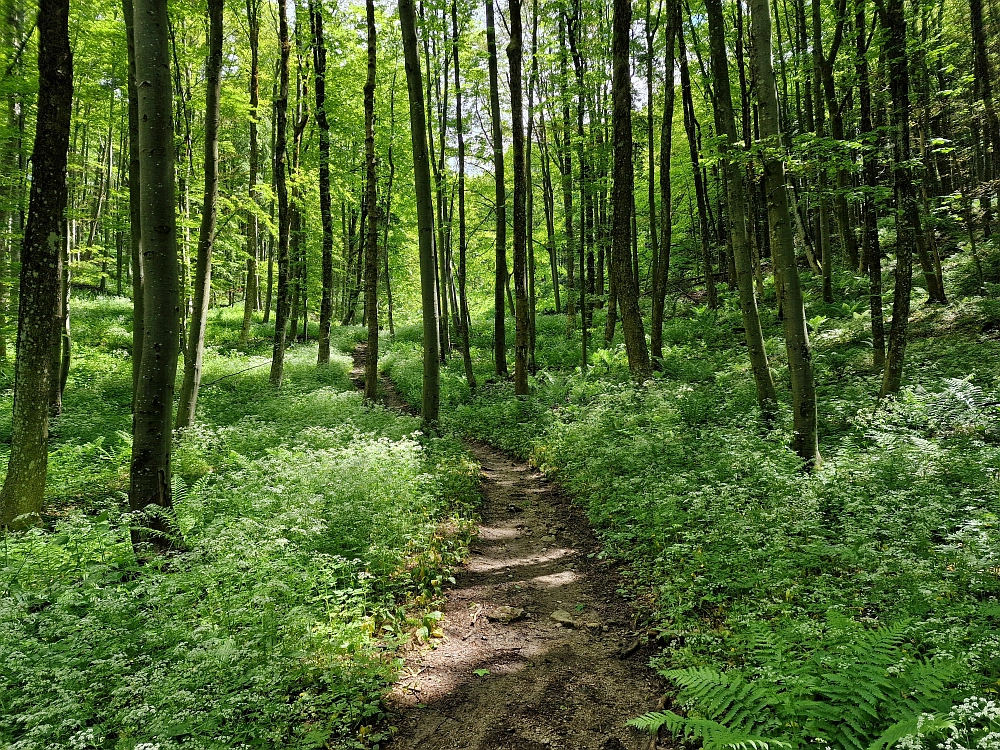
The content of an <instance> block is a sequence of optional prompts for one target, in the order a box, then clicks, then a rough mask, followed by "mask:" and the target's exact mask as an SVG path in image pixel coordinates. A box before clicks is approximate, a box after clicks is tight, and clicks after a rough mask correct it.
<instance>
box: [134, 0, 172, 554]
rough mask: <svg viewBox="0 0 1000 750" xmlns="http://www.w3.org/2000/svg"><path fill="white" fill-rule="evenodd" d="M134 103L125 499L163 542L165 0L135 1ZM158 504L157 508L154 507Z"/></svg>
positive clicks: (167, 173) (166, 526)
mask: <svg viewBox="0 0 1000 750" xmlns="http://www.w3.org/2000/svg"><path fill="white" fill-rule="evenodd" d="M134 8H135V69H136V81H137V83H138V92H139V102H138V120H139V175H140V177H139V186H140V189H139V196H140V204H141V219H140V221H141V226H142V230H143V235H142V255H143V292H142V296H143V311H142V312H143V328H144V333H143V339H142V359H141V362H140V367H139V383H138V389H137V393H136V396H135V414H134V415H133V419H132V464H131V479H130V488H129V505H130V507H131V508H132V510H133V511H147V510H148V509H154V512H149V513H148V516H147V518H148V520H147V521H146V527H147V528H148V529H149V530H150V533H139V532H136V533H135V534H134V535H133V541H134V542H139V541H142V539H143V538H144V537H146V538H148V539H149V541H151V542H152V543H153V545H154V546H170V545H172V544H173V543H174V542H175V540H176V537H175V536H174V535H173V534H172V533H171V531H172V524H171V521H170V518H169V516H170V512H171V510H170V509H172V507H173V498H172V492H171V484H170V449H171V437H172V436H171V427H172V419H171V417H172V416H173V414H172V410H173V403H174V379H175V376H176V372H177V354H178V345H179V341H180V324H181V320H180V319H181V295H180V272H179V269H178V264H177V221H176V209H175V200H174V198H175V195H174V128H173V117H172V107H171V105H172V103H173V91H172V87H171V82H170V47H169V39H170V35H169V23H168V18H167V2H166V0H135V3H134ZM155 509H159V510H155Z"/></svg>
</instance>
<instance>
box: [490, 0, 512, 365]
mask: <svg viewBox="0 0 1000 750" xmlns="http://www.w3.org/2000/svg"><path fill="white" fill-rule="evenodd" d="M486 47H487V50H488V52H489V69H490V119H491V122H492V131H491V135H492V139H493V177H494V182H495V183H496V217H497V236H496V258H497V260H496V276H495V287H494V290H493V305H494V307H495V308H496V312H495V317H494V322H493V359H494V369H495V371H496V374H497V376H498V377H504V378H505V377H507V375H508V373H507V321H506V316H505V311H504V288H505V286H506V283H507V187H506V183H505V182H504V164H503V128H502V127H501V126H500V87H499V80H498V79H499V73H498V72H497V35H496V21H495V19H494V13H493V0H486Z"/></svg>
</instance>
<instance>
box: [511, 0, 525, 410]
mask: <svg viewBox="0 0 1000 750" xmlns="http://www.w3.org/2000/svg"><path fill="white" fill-rule="evenodd" d="M508 15H509V19H508V21H509V23H510V43H509V44H508V45H507V59H508V60H509V62H510V109H511V121H512V125H513V127H512V129H513V147H514V149H513V150H514V393H515V394H516V395H518V396H526V395H527V394H528V284H527V281H528V276H527V261H528V258H527V252H528V250H527V244H528V232H527V226H526V223H527V215H526V210H525V207H526V200H527V195H526V193H527V175H526V174H525V159H524V96H523V93H522V90H523V87H522V83H523V81H522V75H521V73H522V70H521V69H522V65H521V62H522V57H523V39H522V37H523V32H522V28H521V27H522V24H521V0H510V3H509V5H508Z"/></svg>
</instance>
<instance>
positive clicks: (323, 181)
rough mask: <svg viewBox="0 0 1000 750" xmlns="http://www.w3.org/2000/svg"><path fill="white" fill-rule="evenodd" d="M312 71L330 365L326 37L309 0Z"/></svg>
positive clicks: (324, 338) (322, 320)
mask: <svg viewBox="0 0 1000 750" xmlns="http://www.w3.org/2000/svg"><path fill="white" fill-rule="evenodd" d="M309 18H310V20H311V22H312V36H313V73H314V75H315V77H316V85H315V87H314V88H315V92H316V124H317V125H318V126H319V215H320V222H321V223H322V225H323V268H322V274H323V276H322V282H321V283H322V286H323V291H322V297H321V298H320V303H319V349H318V353H317V355H316V361H317V364H319V365H328V364H330V327H331V325H332V323H333V211H332V200H331V196H330V122H329V120H328V119H327V116H326V40H325V39H324V38H323V7H322V5H321V3H320V2H319V0H310V3H309Z"/></svg>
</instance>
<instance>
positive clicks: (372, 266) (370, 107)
mask: <svg viewBox="0 0 1000 750" xmlns="http://www.w3.org/2000/svg"><path fill="white" fill-rule="evenodd" d="M365 18H366V20H367V25H368V78H367V79H366V80H365V90H364V93H365V165H366V169H367V174H366V179H365V181H366V190H365V200H366V201H367V203H368V237H367V240H368V243H367V247H366V248H365V317H366V318H367V319H368V351H367V355H366V358H365V400H366V401H375V399H377V398H378V213H377V210H376V208H377V207H376V205H375V180H376V177H375V2H374V0H367V2H366V3H365ZM327 335H328V336H329V333H328V334H327ZM327 346H328V347H329V344H327Z"/></svg>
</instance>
